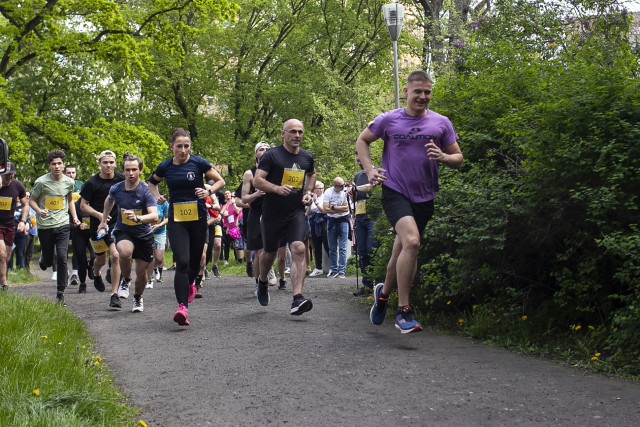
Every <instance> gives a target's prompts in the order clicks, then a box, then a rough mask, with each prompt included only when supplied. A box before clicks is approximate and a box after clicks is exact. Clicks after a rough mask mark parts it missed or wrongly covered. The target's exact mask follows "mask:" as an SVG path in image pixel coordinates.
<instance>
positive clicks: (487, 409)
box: [11, 271, 640, 427]
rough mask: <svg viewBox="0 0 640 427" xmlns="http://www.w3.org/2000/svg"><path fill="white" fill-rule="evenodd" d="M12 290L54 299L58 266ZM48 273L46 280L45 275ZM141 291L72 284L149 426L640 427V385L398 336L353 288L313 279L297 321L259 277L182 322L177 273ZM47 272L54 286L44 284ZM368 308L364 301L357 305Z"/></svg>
mask: <svg viewBox="0 0 640 427" xmlns="http://www.w3.org/2000/svg"><path fill="white" fill-rule="evenodd" d="M38 273H41V274H42V277H43V281H42V282H41V283H37V284H34V285H29V286H22V287H13V288H12V289H11V291H12V292H20V293H22V294H34V293H35V294H39V295H42V296H44V297H45V298H47V299H51V300H53V298H54V296H55V283H54V282H53V281H51V280H48V276H49V275H50V271H47V272H38ZM45 275H46V276H45ZM164 276H165V277H164V283H160V284H157V285H156V288H154V289H148V290H147V291H146V292H145V295H144V307H145V311H144V313H131V304H132V302H131V299H132V297H130V298H129V299H128V300H126V301H125V302H124V309H123V310H122V311H121V312H113V311H109V310H108V309H107V303H108V298H109V294H108V293H98V292H97V291H96V290H95V289H94V288H93V286H91V285H90V286H89V290H88V293H87V294H85V295H78V294H75V293H74V292H76V289H74V288H72V287H69V288H67V295H66V300H67V302H68V308H69V310H72V311H73V312H75V313H76V314H77V315H78V316H79V317H80V318H81V319H83V320H84V321H85V323H86V325H87V326H88V328H89V330H90V331H91V333H92V334H93V336H94V337H95V340H96V343H97V347H98V351H99V352H100V354H101V356H102V357H103V358H104V360H105V361H106V362H107V363H108V364H109V366H110V367H111V369H112V371H113V372H114V374H115V376H116V382H117V383H118V384H119V386H120V387H121V389H122V390H123V392H124V393H125V394H126V395H128V396H129V397H130V400H131V402H132V404H133V405H135V406H137V407H139V408H141V409H142V411H143V413H142V414H140V415H139V416H138V419H142V420H144V421H145V422H146V423H147V425H149V426H208V425H214V426H227V425H228V426H234V425H311V426H329V425H331V426H333V425H389V426H391V425H400V424H402V425H416V426H496V425H500V426H502V425H504V426H512V425H519V426H554V425H558V426H566V425H580V426H598V427H601V426H603V425H606V426H616V427H621V426H635V425H638V424H639V423H640V384H638V383H633V382H630V381H624V380H618V379H612V378H607V377H604V376H600V375H594V374H589V373H585V372H583V371H581V370H579V369H574V368H571V367H567V366H561V365H557V364H555V363H553V362H550V361H547V360H541V359H537V358H533V357H528V356H521V355H518V354H514V353H512V352H509V351H506V350H503V349H499V348H493V347H489V346H486V345H483V344H481V343H479V342H477V341H474V340H470V339H466V338H461V337H449V336H441V335H437V334H434V333H431V332H428V331H427V332H421V333H416V334H409V335H404V336H403V335H401V334H400V333H399V332H398V331H396V329H395V328H394V326H393V321H391V320H390V319H387V320H386V321H385V323H384V324H383V325H381V326H374V325H372V324H371V322H370V321H369V312H368V309H369V304H367V305H364V304H358V303H354V302H353V300H354V299H355V298H354V297H353V296H351V292H352V291H353V290H354V282H355V279H347V280H344V279H342V280H339V279H326V278H307V281H306V284H305V292H304V294H305V296H307V297H311V298H312V299H313V303H314V307H313V310H312V311H310V312H309V313H305V314H303V315H302V316H291V315H290V314H289V306H290V304H291V292H290V290H287V291H279V290H277V289H276V288H275V287H271V288H270V294H271V302H270V304H269V306H267V307H262V306H260V305H258V303H257V301H256V298H255V296H254V286H253V284H252V279H249V278H247V277H238V276H235V277H234V276H225V277H223V278H221V279H213V278H212V279H210V280H208V281H205V283H204V288H203V294H204V298H202V299H199V300H195V301H194V302H193V303H192V304H191V306H190V309H189V316H190V321H191V326H188V327H179V326H177V325H176V324H175V323H174V322H173V320H172V317H173V312H174V311H175V309H176V308H177V307H176V302H175V296H174V292H173V280H172V278H173V276H172V273H171V272H168V271H166V272H165V275H164ZM44 277H46V279H44ZM360 298H361V299H362V297H360Z"/></svg>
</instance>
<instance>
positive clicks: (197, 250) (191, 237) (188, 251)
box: [167, 218, 207, 307]
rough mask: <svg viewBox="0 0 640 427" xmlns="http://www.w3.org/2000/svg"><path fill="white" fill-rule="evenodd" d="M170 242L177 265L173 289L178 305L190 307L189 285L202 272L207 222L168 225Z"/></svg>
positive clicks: (171, 222) (200, 220) (170, 220)
mask: <svg viewBox="0 0 640 427" xmlns="http://www.w3.org/2000/svg"><path fill="white" fill-rule="evenodd" d="M167 230H168V234H169V242H170V243H171V250H172V251H173V262H175V263H176V274H175V278H174V280H173V288H174V289H175V292H176V299H177V300H178V304H184V306H185V307H188V306H189V302H188V301H187V299H188V298H189V285H190V284H191V283H193V281H194V280H195V278H196V276H197V275H198V273H199V272H200V260H201V259H202V250H203V249H204V244H205V240H206V238H207V220H206V219H205V218H202V219H199V220H198V221H186V222H174V221H173V218H171V219H169V223H168V224H167Z"/></svg>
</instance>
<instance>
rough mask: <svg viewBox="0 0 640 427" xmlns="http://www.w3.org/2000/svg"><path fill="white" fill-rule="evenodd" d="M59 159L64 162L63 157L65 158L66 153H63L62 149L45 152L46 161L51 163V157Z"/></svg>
mask: <svg viewBox="0 0 640 427" xmlns="http://www.w3.org/2000/svg"><path fill="white" fill-rule="evenodd" d="M58 158H59V159H61V160H62V161H63V162H64V159H66V158H67V155H66V154H64V151H62V150H51V151H49V152H48V153H47V163H51V162H52V161H53V159H58Z"/></svg>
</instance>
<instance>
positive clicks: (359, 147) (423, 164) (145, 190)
mask: <svg viewBox="0 0 640 427" xmlns="http://www.w3.org/2000/svg"><path fill="white" fill-rule="evenodd" d="M431 88H432V81H431V78H430V77H429V75H428V74H426V73H425V72H423V71H415V72H413V73H411V74H410V75H409V77H408V79H407V84H406V87H404V89H403V91H404V94H405V95H406V97H407V104H406V107H404V108H400V109H396V110H392V111H390V112H387V113H383V114H380V115H379V116H378V117H376V118H375V119H374V120H373V121H372V122H371V123H370V124H369V126H368V127H367V128H366V129H365V130H363V131H362V133H361V134H360V136H359V137H358V138H357V141H356V160H357V162H358V164H359V165H360V167H361V169H362V170H361V172H359V173H358V174H356V176H355V177H354V180H353V183H345V181H344V180H342V178H339V177H337V178H336V179H334V187H333V188H332V189H331V191H332V192H331V193H330V194H331V195H332V196H333V195H340V194H342V192H343V191H344V192H345V194H347V195H348V196H349V197H348V198H349V199H350V200H351V201H352V202H351V205H349V204H348V203H347V202H344V203H343V201H342V199H340V198H337V199H336V198H331V201H329V199H328V198H327V199H325V200H324V202H323V201H322V198H323V194H327V193H328V192H329V190H327V192H325V193H323V190H324V185H323V184H322V183H321V182H319V181H317V180H316V166H315V162H314V158H313V156H312V154H311V153H310V152H309V151H307V150H305V149H304V148H302V146H301V145H302V141H303V137H304V126H303V123H302V122H301V121H300V120H297V119H289V120H286V121H285V122H284V124H283V127H282V130H281V137H282V143H281V144H280V145H277V146H275V147H272V146H271V145H270V144H269V143H267V142H265V141H260V142H258V143H257V144H256V145H255V147H254V155H255V164H254V166H253V167H252V168H251V169H249V170H247V171H246V172H244V175H243V177H242V183H241V185H240V187H239V188H238V189H237V190H236V191H235V192H231V191H226V192H224V193H222V191H221V190H222V189H223V188H224V186H225V181H224V179H223V178H222V176H221V175H220V173H219V172H218V171H216V169H215V168H214V167H213V165H212V164H211V163H210V162H209V161H207V160H206V159H204V158H202V157H199V156H196V155H194V154H192V152H191V151H192V140H191V137H190V135H189V133H188V132H186V131H185V130H183V129H175V130H174V131H173V132H172V134H171V140H170V149H171V152H172V156H171V157H170V158H168V159H166V160H164V161H162V162H161V163H160V164H158V165H156V166H155V168H154V169H153V172H152V174H151V175H150V176H149V177H147V178H146V179H144V177H142V176H141V174H142V170H143V159H141V158H140V157H139V156H137V155H133V154H128V153H126V154H124V156H122V157H121V158H118V156H117V155H116V154H115V153H114V152H113V151H110V150H105V151H102V152H101V153H99V154H98V155H97V162H98V168H99V172H97V173H96V174H95V175H93V176H91V177H90V178H89V179H88V180H87V181H86V182H84V183H82V182H81V181H77V180H76V179H75V178H76V169H75V167H73V166H71V165H66V166H65V159H66V156H65V153H64V152H63V151H61V150H53V151H51V152H49V153H48V155H47V164H48V166H49V172H48V173H46V174H44V175H42V176H41V177H39V178H38V179H37V180H36V181H35V183H34V184H33V187H32V188H31V193H30V196H29V195H28V194H27V192H26V189H25V187H24V185H23V184H21V183H20V182H19V181H17V180H16V179H15V178H14V177H15V173H16V165H15V164H13V163H11V162H9V163H8V164H7V165H6V170H5V172H4V173H3V174H2V188H0V286H1V287H2V288H3V289H6V280H7V260H8V259H9V257H10V256H11V253H12V248H14V247H15V245H14V236H15V235H16V234H21V235H22V234H25V233H27V232H30V230H31V229H37V236H38V238H39V241H40V249H41V256H40V258H39V260H38V264H39V266H40V268H41V269H42V270H46V269H47V268H50V267H53V268H54V271H55V280H56V287H57V291H56V300H57V302H58V303H60V304H65V301H64V293H65V290H66V288H67V286H68V285H71V286H76V285H77V286H78V292H79V293H85V292H87V283H86V282H87V279H89V280H93V285H94V287H95V289H97V290H98V291H99V292H104V291H105V290H106V284H105V282H108V283H110V286H111V289H110V293H109V301H108V306H109V308H110V309H112V310H120V309H121V308H122V301H123V300H126V299H127V298H128V297H129V295H130V293H132V294H133V298H131V300H132V311H133V312H142V311H144V302H143V294H144V292H145V289H149V288H153V283H154V282H160V281H162V272H163V270H164V269H165V266H164V252H165V248H166V246H167V242H169V243H170V245H171V248H172V253H173V262H174V264H173V266H170V267H169V268H170V269H173V270H175V275H174V283H173V286H174V289H175V297H176V302H177V310H176V311H175V313H174V314H173V320H174V321H175V322H176V323H177V324H178V325H181V326H186V325H189V304H190V303H191V302H192V301H193V300H194V299H195V298H201V297H202V293H201V290H200V288H201V285H202V281H203V279H205V278H207V275H208V270H207V267H206V266H207V264H208V263H209V262H213V264H212V267H211V274H212V275H213V276H215V277H219V276H220V273H219V271H218V262H219V260H220V259H221V256H222V260H223V261H224V262H225V263H226V262H228V257H229V251H230V249H231V248H233V250H234V253H235V257H236V260H237V262H239V263H240V262H242V261H243V259H244V260H246V263H247V264H246V265H247V274H248V275H249V276H250V277H254V280H255V295H256V298H257V302H258V303H259V304H260V305H261V306H267V305H268V304H269V302H270V295H269V285H270V284H275V283H277V282H276V278H275V275H274V272H273V264H274V261H276V258H277V259H278V264H277V265H278V272H279V273H280V283H279V288H280V289H286V279H285V275H284V273H285V266H284V263H285V257H286V255H287V254H288V255H289V256H290V266H289V267H287V268H286V270H287V272H288V273H289V278H290V284H291V289H292V302H291V309H290V314H292V315H301V314H303V313H305V312H308V311H310V310H311V309H312V308H313V302H312V301H311V299H309V298H307V297H305V296H304V295H303V288H304V281H305V277H306V275H307V271H308V270H309V269H310V257H309V253H313V254H314V259H315V269H314V270H313V272H311V274H310V276H312V277H313V276H317V275H319V274H321V273H322V272H323V270H322V250H323V249H325V250H327V249H328V248H327V244H326V239H327V233H326V229H325V230H323V229H322V227H320V226H319V225H318V224H319V223H318V222H316V220H315V218H318V217H319V216H321V215H322V214H329V216H330V217H331V218H330V219H333V222H330V224H334V225H335V226H330V229H329V230H330V232H329V237H330V239H333V240H335V236H336V235H337V234H336V233H338V234H339V233H340V231H339V230H340V229H341V224H342V223H343V221H342V218H344V217H345V216H346V215H348V214H349V212H351V211H353V212H354V213H355V215H354V218H355V226H356V236H357V240H358V241H361V242H362V243H361V244H360V246H359V247H358V248H357V250H358V255H360V262H361V264H360V266H361V267H362V268H363V269H364V268H366V266H367V265H368V263H369V261H370V257H371V251H372V250H373V243H372V242H373V241H374V239H373V228H372V224H373V223H372V221H371V220H370V219H369V218H368V215H367V211H366V201H367V199H368V197H369V195H370V193H371V191H373V190H374V189H376V188H377V187H378V186H381V187H382V190H381V192H382V197H381V200H382V206H383V209H384V212H385V214H386V216H387V218H388V219H389V221H390V223H391V225H392V226H393V229H394V231H395V233H396V238H395V242H394V245H393V250H392V254H391V257H390V259H389V262H388V265H387V273H386V278H385V281H384V283H379V284H377V285H375V286H373V285H372V284H371V283H369V282H368V281H367V280H364V281H363V284H364V285H365V287H363V290H362V291H361V292H360V293H366V292H367V291H366V289H367V287H368V289H369V290H370V291H369V292H373V295H374V304H373V306H372V308H371V313H370V317H371V321H372V322H373V323H374V324H376V325H379V324H381V323H382V322H383V321H384V319H385V317H386V311H387V301H388V299H389V294H390V292H391V291H392V289H394V288H396V287H397V289H398V308H397V313H396V322H395V326H396V327H397V328H398V329H399V330H400V331H401V332H402V333H410V332H417V331H420V330H421V329H422V327H421V325H420V324H419V323H418V322H417V321H416V320H415V319H414V318H413V315H412V313H413V311H412V309H411V307H410V306H409V291H410V288H411V284H412V283H413V281H414V278H415V274H416V269H417V254H418V249H419V246H420V240H421V237H422V235H423V232H424V229H425V227H426V225H427V222H428V221H429V219H430V218H431V216H432V215H433V212H434V198H435V196H436V192H437V191H438V167H439V164H440V163H442V164H444V165H446V166H449V167H452V168H459V167H460V166H461V164H462V153H461V151H460V148H459V146H458V143H457V139H458V137H457V135H456V132H455V130H454V128H453V125H452V124H451V122H450V121H449V119H447V118H446V117H444V116H442V115H439V114H438V113H435V112H434V111H432V110H429V109H428V108H427V107H428V104H429V101H430V98H431ZM378 139H382V140H383V141H384V147H383V152H382V162H381V167H374V165H373V163H372V160H371V154H370V144H372V143H373V142H375V141H377V140H378ZM163 181H164V183H165V186H166V188H167V190H168V194H161V192H160V187H161V183H162V182H163ZM345 185H347V187H349V188H348V189H345ZM163 188H164V186H163ZM221 194H224V196H220V195H221ZM335 200H338V201H335ZM240 218H242V221H239V219H240ZM223 230H224V232H223ZM69 241H71V243H72V249H73V257H72V270H71V276H70V277H67V276H68V266H67V258H68V249H69ZM345 241H346V239H345ZM333 243H334V244H335V242H333ZM334 249H335V250H334ZM22 250H24V249H23V248H20V251H22ZM14 251H15V248H14ZM328 252H331V257H332V259H331V270H330V271H329V275H328V276H329V277H344V268H345V265H346V260H345V259H343V258H345V257H344V254H343V253H342V248H340V247H336V246H334V247H331V250H330V251H328ZM334 258H335V259H334ZM21 259H22V258H21ZM134 261H135V262H134ZM22 262H23V263H24V261H22ZM105 266H106V267H107V268H106V271H105V277H104V278H103V276H102V271H103V269H104V267H105ZM27 267H28V262H27ZM134 273H135V277H134ZM106 302H107V301H106V300H105V303H106Z"/></svg>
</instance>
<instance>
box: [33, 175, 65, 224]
mask: <svg viewBox="0 0 640 427" xmlns="http://www.w3.org/2000/svg"><path fill="white" fill-rule="evenodd" d="M73 186H74V182H73V180H72V179H71V178H69V177H68V176H66V175H62V178H61V179H60V181H56V180H54V179H52V178H51V174H50V173H48V174H46V175H42V176H41V177H40V178H38V179H36V182H35V184H33V188H32V189H31V198H32V199H34V200H35V201H36V203H37V205H38V207H39V208H40V209H47V211H48V214H47V217H46V218H42V217H41V216H40V215H38V219H37V221H38V228H41V229H43V230H44V229H47V228H56V227H60V226H63V225H67V224H69V201H68V199H67V197H68V196H69V195H70V194H72V193H73Z"/></svg>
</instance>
